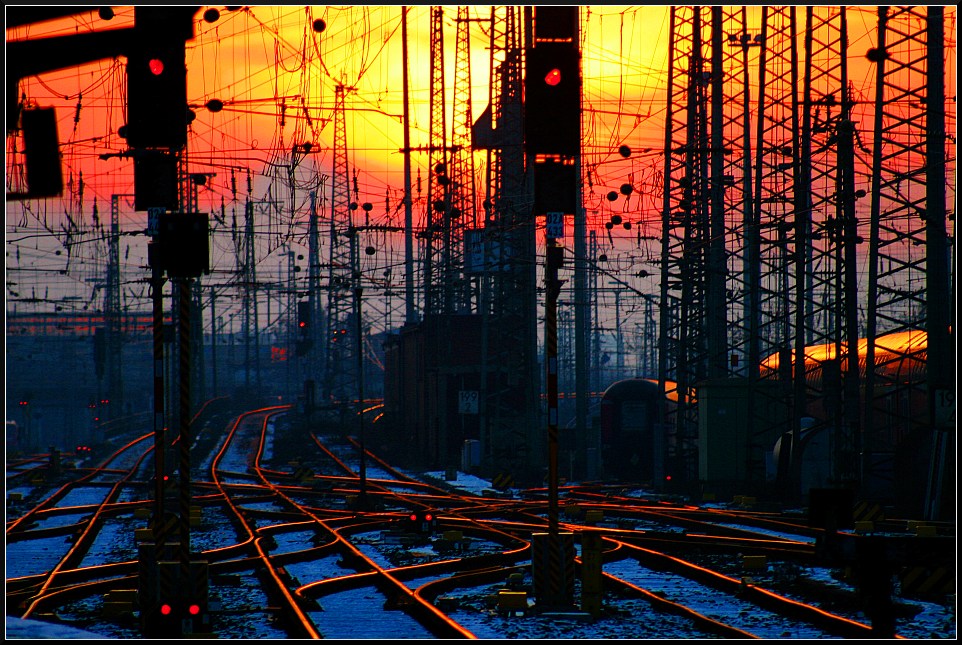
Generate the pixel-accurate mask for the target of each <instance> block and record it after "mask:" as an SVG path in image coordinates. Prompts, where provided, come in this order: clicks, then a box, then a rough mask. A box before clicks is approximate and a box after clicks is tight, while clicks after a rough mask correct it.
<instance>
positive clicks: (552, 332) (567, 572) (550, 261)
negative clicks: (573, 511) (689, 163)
mask: <svg viewBox="0 0 962 645" xmlns="http://www.w3.org/2000/svg"><path fill="white" fill-rule="evenodd" d="M545 255H546V257H545V292H546V296H545V323H544V347H545V385H546V389H547V393H546V394H547V397H546V398H547V407H548V424H547V426H548V533H536V534H534V535H533V536H532V542H531V568H532V575H533V578H534V592H535V598H536V602H537V603H538V604H539V605H540V606H542V607H546V608H559V609H562V608H563V609H567V608H570V607H571V605H572V603H573V601H574V535H573V534H572V533H568V532H566V533H563V534H562V533H560V532H559V530H558V295H559V294H560V293H561V284H562V283H561V281H560V280H559V279H558V269H559V268H560V267H561V264H562V262H563V260H564V248H563V247H562V246H561V245H559V244H558V243H557V241H556V239H555V238H553V237H549V238H548V241H547V247H546V251H545Z"/></svg>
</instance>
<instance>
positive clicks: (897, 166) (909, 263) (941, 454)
mask: <svg viewBox="0 0 962 645" xmlns="http://www.w3.org/2000/svg"><path fill="white" fill-rule="evenodd" d="M878 21H879V23H878V43H877V44H876V46H875V47H873V48H872V49H870V50H869V51H868V57H869V60H870V61H872V62H873V63H875V64H876V66H877V75H876V96H875V110H876V112H875V127H874V132H875V138H874V141H873V142H872V146H871V147H872V151H873V157H872V178H873V181H872V196H871V222H870V249H869V250H870V262H869V267H868V270H869V275H868V299H867V302H868V310H867V311H866V323H867V333H866V336H867V341H868V345H867V347H868V355H867V357H866V364H867V365H872V366H874V369H873V370H869V371H868V372H867V373H866V377H865V389H866V393H867V395H866V401H865V406H864V409H865V412H864V416H865V421H864V423H865V426H864V427H865V428H866V434H865V439H864V441H863V460H862V471H863V473H862V484H863V487H862V488H863V492H864V493H865V494H866V495H868V496H883V497H890V496H894V497H895V499H896V502H897V503H898V504H899V506H900V507H901V508H904V509H906V511H907V512H922V513H924V514H925V516H926V517H929V518H934V519H939V518H942V517H945V513H946V512H947V511H946V509H950V510H949V511H948V512H950V513H952V517H954V509H955V505H954V490H955V489H954V487H952V483H951V481H950V480H951V476H949V473H951V472H952V470H953V469H954V464H953V463H951V462H950V461H949V459H951V458H952V455H953V454H954V450H955V447H954V446H953V445H951V443H950V442H949V436H950V435H951V434H952V433H953V432H954V430H953V426H954V423H955V417H954V409H955V404H954V398H953V397H954V393H955V370H954V363H953V361H954V358H953V357H954V356H955V339H954V327H953V328H951V329H950V325H952V324H953V321H954V320H955V316H954V313H955V312H954V311H953V309H952V307H953V305H952V303H954V302H955V298H954V295H955V285H954V283H953V282H952V280H951V276H952V274H953V270H954V266H953V265H954V254H955V248H954V246H953V248H952V251H951V254H952V255H951V257H950V251H949V240H950V239H952V238H953V237H954V231H947V227H948V226H949V225H950V224H949V219H948V211H947V204H946V201H947V199H953V200H954V195H953V196H951V197H949V196H947V194H946V188H945V186H946V182H947V180H948V181H951V179H949V178H950V177H953V176H954V158H947V156H946V136H945V133H946V132H954V131H955V112H954V108H955V103H954V100H953V101H951V102H949V103H947V102H946V97H945V82H946V81H945V62H944V57H946V56H954V48H948V47H945V42H946V39H945V18H944V11H943V9H942V7H879V9H878ZM953 98H954V97H953ZM947 110H951V112H948V113H947ZM949 159H951V161H952V164H951V168H950V167H949V166H950V164H949ZM953 214H954V213H953ZM952 221H954V220H952ZM926 331H927V332H928V338H927V344H928V345H927V350H926V348H925V346H924V344H922V343H921V342H920V341H921V340H922V332H926ZM886 393H888V397H890V398H889V400H890V401H891V402H892V403H891V404H890V405H888V406H886V407H884V408H883V407H882V406H880V405H878V403H877V402H876V401H875V397H876V396H882V395H883V394H886ZM912 400H914V401H917V402H918V401H927V402H928V414H918V412H917V410H918V406H909V405H907V403H908V402H909V401H912ZM950 400H951V405H950ZM950 410H951V411H952V413H953V415H952V417H951V419H950V418H949V411H950ZM900 442H901V445H902V446H911V450H906V449H904V448H903V449H899V447H900V446H899V444H900ZM921 472H927V473H930V474H931V477H930V479H929V481H927V482H925V481H920V479H921V478H920V477H919V476H918V473H921ZM946 481H948V485H947V486H945V487H944V488H943V486H944V483H945V482H946ZM922 506H924V508H921V507H922ZM946 519H948V518H947V517H946Z"/></svg>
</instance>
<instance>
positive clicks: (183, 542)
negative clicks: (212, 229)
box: [177, 278, 191, 580]
mask: <svg viewBox="0 0 962 645" xmlns="http://www.w3.org/2000/svg"><path fill="white" fill-rule="evenodd" d="M190 282H191V281H190V278H178V279H177V286H178V289H177V297H178V303H177V304H178V306H177V312H178V321H177V330H178V343H177V345H178V347H177V351H178V358H179V362H178V367H179V375H178V383H179V386H180V399H179V402H180V403H179V405H180V409H179V410H178V413H179V415H180V437H179V441H180V450H179V458H180V509H179V510H180V558H179V559H180V565H181V580H190V501H191V500H190V444H191V437H190V381H191V379H190V373H191V369H190V360H191V355H190V354H191V352H190V318H191V297H190Z"/></svg>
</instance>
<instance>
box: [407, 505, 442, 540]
mask: <svg viewBox="0 0 962 645" xmlns="http://www.w3.org/2000/svg"><path fill="white" fill-rule="evenodd" d="M407 528H408V530H409V531H411V532H412V533H419V534H421V535H430V534H432V533H434V532H435V531H437V529H438V516H437V515H435V513H434V511H430V510H417V511H411V513H410V515H408V518H407Z"/></svg>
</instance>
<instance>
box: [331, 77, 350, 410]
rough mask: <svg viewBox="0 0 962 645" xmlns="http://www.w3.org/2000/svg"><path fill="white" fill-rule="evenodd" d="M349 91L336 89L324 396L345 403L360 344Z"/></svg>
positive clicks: (348, 395) (347, 398)
mask: <svg viewBox="0 0 962 645" xmlns="http://www.w3.org/2000/svg"><path fill="white" fill-rule="evenodd" d="M348 89H350V88H346V87H344V86H343V85H338V86H337V88H335V101H334V168H333V172H332V177H331V220H330V226H331V228H330V266H329V268H328V294H327V326H326V331H327V362H326V365H325V370H324V388H323V395H324V397H325V398H326V399H328V400H332V401H334V402H340V403H345V402H346V401H348V400H349V399H350V397H352V396H355V394H356V382H355V380H354V379H355V372H356V368H355V367H354V363H355V361H354V349H353V348H354V346H355V344H356V339H355V328H356V325H355V324H353V317H352V316H353V305H352V291H351V288H352V285H353V279H354V276H353V273H352V262H351V260H352V255H351V249H352V244H351V237H352V234H353V231H352V226H353V213H354V210H356V208H357V204H354V203H352V202H351V177H350V172H349V168H348V159H347V128H346V126H345V118H344V113H345V108H344V99H345V94H346V93H347V91H348Z"/></svg>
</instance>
